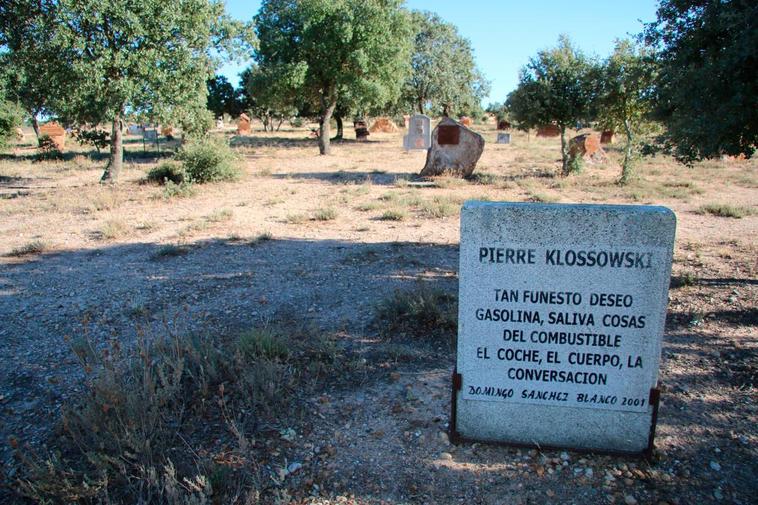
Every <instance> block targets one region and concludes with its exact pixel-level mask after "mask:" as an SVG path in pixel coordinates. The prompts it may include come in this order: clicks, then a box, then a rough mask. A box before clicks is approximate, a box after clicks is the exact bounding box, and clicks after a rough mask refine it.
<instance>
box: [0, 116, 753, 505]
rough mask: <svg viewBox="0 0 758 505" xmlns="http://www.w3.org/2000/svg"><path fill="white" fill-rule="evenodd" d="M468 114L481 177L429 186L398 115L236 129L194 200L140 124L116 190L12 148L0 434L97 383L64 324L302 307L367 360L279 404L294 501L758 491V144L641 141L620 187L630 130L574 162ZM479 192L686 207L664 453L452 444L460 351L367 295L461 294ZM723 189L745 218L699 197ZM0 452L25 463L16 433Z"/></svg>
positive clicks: (103, 333) (719, 199)
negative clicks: (754, 147)
mask: <svg viewBox="0 0 758 505" xmlns="http://www.w3.org/2000/svg"><path fill="white" fill-rule="evenodd" d="M475 128H476V129H479V130H480V131H482V133H483V134H484V136H485V138H486V140H487V145H486V147H485V152H484V155H483V157H482V159H481V161H480V164H479V167H478V168H477V173H478V174H479V177H478V178H477V179H476V180H474V181H460V180H456V179H447V178H443V179H438V180H436V181H434V183H433V184H419V183H418V181H417V180H416V178H415V174H417V173H418V172H419V171H420V169H421V167H422V166H423V162H424V153H421V152H413V153H406V152H404V151H403V150H402V148H401V147H400V146H401V135H402V133H398V134H384V135H383V134H372V136H371V137H370V138H371V141H370V142H367V143H356V142H354V141H350V140H346V141H344V142H341V143H337V144H335V146H334V154H333V155H332V156H328V157H321V156H318V154H317V153H318V150H317V148H316V144H315V141H314V140H312V139H308V138H307V130H304V129H299V130H287V131H282V132H276V133H255V134H254V135H252V136H250V137H246V138H243V139H237V138H235V139H234V145H236V146H237V147H236V148H237V149H238V151H239V152H240V153H241V154H242V155H243V156H244V165H245V167H244V175H243V177H242V179H241V180H240V181H238V182H234V183H220V184H212V185H206V186H203V187H198V188H196V191H195V194H194V195H191V196H187V197H170V196H168V195H167V194H166V193H165V191H164V189H163V188H162V187H159V186H154V185H149V184H144V183H143V180H144V177H145V174H146V172H147V170H148V169H149V168H150V167H152V166H154V164H155V163H156V159H155V157H154V156H151V155H150V153H148V154H146V155H139V152H140V151H141V150H142V145H141V144H140V143H137V142H136V140H134V143H133V144H132V145H131V146H130V149H131V150H132V151H133V152H134V153H135V154H134V155H133V156H131V157H129V158H128V162H127V165H126V169H125V171H124V173H123V177H122V181H121V183H120V184H119V185H117V186H115V187H104V186H101V185H99V184H98V182H97V181H98V178H99V175H100V173H101V171H102V168H103V166H104V161H103V160H102V159H99V160H98V159H97V157H90V156H87V155H86V154H85V153H84V151H82V152H81V153H79V154H76V153H75V154H72V155H69V156H68V157H67V159H66V160H65V161H49V162H39V163H38V162H33V161H32V160H31V158H30V157H27V156H26V155H27V154H28V151H26V150H24V148H23V147H21V148H19V150H17V152H16V154H15V155H7V156H4V157H3V158H2V160H0V237H2V242H0V321H2V323H1V324H0V342H2V344H3V351H4V352H3V353H2V354H0V437H1V438H2V440H3V441H5V440H7V439H8V437H11V436H13V437H16V438H18V439H19V440H22V441H25V442H28V443H30V444H32V445H35V444H41V443H44V441H45V440H46V437H48V436H49V434H50V433H51V428H52V427H53V426H54V424H55V422H56V419H57V415H58V411H59V409H60V406H61V404H62V403H63V402H65V401H67V400H69V399H71V398H73V397H75V396H76V395H77V394H78V391H80V389H81V388H80V381H81V376H80V374H79V372H78V367H77V364H76V360H75V358H74V356H73V355H72V353H71V350H70V348H69V346H68V344H67V343H66V337H70V336H76V335H79V334H81V333H82V332H84V331H87V332H88V333H89V334H90V335H91V336H92V337H93V338H95V339H96V340H97V339H99V340H105V339H107V338H110V337H114V336H115V337H117V338H118V339H121V340H123V341H124V342H129V341H130V340H132V339H133V338H134V334H135V324H136V322H137V321H145V320H147V321H152V322H154V323H156V324H157V323H158V322H159V321H161V320H163V319H168V320H170V321H181V324H183V325H186V326H187V327H188V328H190V329H193V330H201V331H205V332H206V333H207V334H209V335H213V334H226V333H228V332H233V331H236V330H237V329H242V328H246V327H250V326H253V325H260V324H265V323H267V322H270V321H275V320H276V318H278V317H279V315H280V314H282V313H285V312H286V313H287V314H289V315H290V316H293V317H296V318H298V319H299V320H301V321H303V322H308V323H311V324H315V325H317V327H318V328H320V329H321V331H323V332H325V333H329V334H333V335H336V336H337V338H338V339H340V340H342V341H343V344H344V348H345V349H347V350H349V351H350V352H355V353H357V355H358V356H361V357H362V358H361V360H360V363H359V364H360V367H361V368H360V373H359V374H358V375H357V377H359V379H358V380H356V379H355V377H356V375H355V374H353V375H352V377H353V379H352V382H351V383H349V384H338V385H336V386H331V387H330V388H328V389H326V390H324V391H320V392H318V394H317V395H315V396H312V397H310V398H305V399H302V400H301V401H302V407H301V409H300V415H299V416H296V417H294V418H292V419H282V420H281V425H280V426H279V427H278V428H280V429H289V428H291V429H292V430H294V433H295V436H294V437H287V440H283V441H281V447H279V448H278V449H277V450H275V451H272V452H271V453H270V454H269V455H268V457H267V458H266V459H264V460H263V461H262V462H261V464H262V465H263V466H264V467H265V468H266V469H267V471H270V472H272V473H273V474H275V475H276V472H277V471H278V470H280V469H282V468H287V467H289V468H290V469H291V470H292V471H291V472H289V474H287V472H284V473H281V472H280V473H279V474H278V475H279V476H280V477H281V479H280V480H279V481H278V484H277V485H278V488H279V490H278V492H277V496H278V500H279V501H281V502H284V503H286V502H288V501H292V502H312V503H483V504H490V503H491V504H496V503H502V504H527V503H532V504H539V503H576V504H580V503H627V504H633V503H671V504H681V505H684V504H688V503H719V502H721V503H742V504H748V503H755V502H756V496H758V457H757V456H758V449H756V447H758V445H757V444H758V429H757V428H756V426H758V410H757V409H758V405H757V403H756V400H758V397H757V395H756V389H755V387H756V370H757V369H758V357H757V356H758V332H757V330H756V326H757V325H758V308H757V304H756V301H758V275H757V274H758V255H757V253H758V239H756V237H757V236H758V235H757V234H756V232H757V231H758V205H757V204H758V163H756V162H755V161H742V162H740V161H718V162H706V163H701V164H698V165H696V166H695V167H693V168H686V167H683V166H680V165H677V164H676V163H675V162H673V161H672V160H670V159H668V158H665V157H657V158H650V159H644V160H642V161H641V162H640V169H639V172H640V175H641V179H640V181H638V182H636V183H634V184H632V185H630V186H628V187H619V186H617V185H616V184H615V180H616V179H617V177H618V175H619V173H620V168H619V167H618V165H617V161H618V159H619V154H620V153H619V150H618V148H611V149H609V155H610V159H611V161H609V162H608V163H606V164H603V165H593V166H588V167H586V168H585V170H584V171H583V172H582V173H580V174H577V175H572V176H570V177H569V178H566V179H563V178H559V177H557V176H556V173H557V171H558V168H559V163H558V157H559V141H558V139H535V138H534V137H531V138H528V137H527V136H525V135H523V134H521V133H516V134H514V135H513V141H512V142H513V143H512V144H511V145H498V144H495V143H494V139H495V136H496V133H495V131H494V127H493V126H492V125H485V126H477V127H475ZM467 199H488V200H493V201H543V202H562V203H572V202H584V203H600V202H602V203H625V204H629V203H632V204H662V205H666V206H668V207H670V208H671V209H672V210H673V211H674V212H675V213H676V215H677V220H678V227H677V241H676V243H677V245H676V250H675V263H674V269H673V272H674V274H673V275H674V282H673V284H672V289H671V292H670V303H669V313H668V319H667V329H666V334H665V336H664V351H663V360H662V363H661V373H660V384H661V388H662V405H661V408H660V416H659V420H658V430H657V438H656V457H655V459H654V460H653V461H644V460H637V459H633V458H625V457H616V456H602V455H592V454H579V453H575V452H571V451H550V450H541V449H539V448H534V449H531V450H530V449H516V448H507V447H495V446H487V445H481V444H463V445H460V446H454V445H451V444H449V442H448V440H447V437H446V435H445V431H446V429H447V422H448V418H449V411H450V402H449V397H450V394H449V389H450V373H451V371H452V366H453V363H454V355H453V352H451V351H450V350H449V349H447V348H444V347H443V348H436V347H434V346H429V345H427V344H423V345H422V344H419V345H418V346H417V345H416V344H415V343H414V342H412V341H408V339H405V340H404V339H402V338H399V339H397V340H393V341H392V342H388V341H387V340H386V339H382V338H380V337H379V336H378V331H377V328H376V324H375V322H374V314H375V309H376V306H377V304H378V303H379V302H380V301H381V300H383V299H385V298H387V297H388V296H390V295H391V294H392V293H393V292H394V291H395V290H397V289H401V290H409V289H414V288H415V287H416V286H418V285H419V284H420V283H423V284H424V285H427V286H433V287H436V288H440V289H444V290H447V291H450V292H453V293H454V292H456V290H457V278H456V272H457V261H458V252H457V244H458V240H459V235H458V234H459V228H458V209H459V207H460V205H461V203H462V202H463V201H464V200H467ZM708 204H728V205H730V206H732V207H736V208H742V209H743V210H745V209H746V210H747V214H748V215H746V216H745V217H742V218H740V219H736V218H728V217H719V216H715V215H712V214H708V213H702V212H701V211H700V209H701V208H702V206H704V205H708ZM32 245H33V246H34V247H31V246H32ZM24 248H27V249H31V250H32V251H30V253H29V254H21V253H22V252H23V250H24ZM169 252H171V254H169ZM514 422H518V420H514ZM0 454H1V455H2V457H3V460H4V464H6V465H8V468H10V462H11V460H12V450H11V449H10V447H9V446H7V445H6V444H5V443H3V448H2V451H1V452H0ZM292 463H296V465H294V466H292ZM5 472H6V473H8V472H11V473H12V470H5ZM11 477H12V475H11Z"/></svg>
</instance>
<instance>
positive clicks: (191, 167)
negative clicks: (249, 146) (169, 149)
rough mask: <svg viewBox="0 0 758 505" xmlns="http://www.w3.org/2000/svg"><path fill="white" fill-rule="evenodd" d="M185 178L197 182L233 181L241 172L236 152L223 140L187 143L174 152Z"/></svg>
mask: <svg viewBox="0 0 758 505" xmlns="http://www.w3.org/2000/svg"><path fill="white" fill-rule="evenodd" d="M176 160H178V161H180V162H181V163H182V168H183V170H184V173H185V174H186V177H187V180H189V181H190V182H194V183H197V184H204V183H206V182H219V181H233V180H237V179H239V177H240V175H241V173H240V168H239V161H238V158H237V155H236V153H235V152H234V151H233V150H232V149H231V148H230V147H229V145H228V144H226V143H223V142H214V141H210V140H205V141H202V142H196V143H192V144H188V145H186V146H184V147H182V148H181V149H180V150H179V152H178V153H177V154H176Z"/></svg>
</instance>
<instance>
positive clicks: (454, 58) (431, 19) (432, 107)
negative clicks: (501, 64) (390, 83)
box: [403, 11, 490, 116]
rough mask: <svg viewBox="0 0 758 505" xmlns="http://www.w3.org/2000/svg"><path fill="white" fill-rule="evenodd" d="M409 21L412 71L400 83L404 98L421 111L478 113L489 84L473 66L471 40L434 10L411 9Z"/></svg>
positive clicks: (487, 92)
mask: <svg viewBox="0 0 758 505" xmlns="http://www.w3.org/2000/svg"><path fill="white" fill-rule="evenodd" d="M411 21H412V25H413V30H414V34H413V48H412V54H411V69H412V71H411V74H410V75H409V77H408V79H407V80H406V81H405V84H404V86H403V99H404V101H405V102H406V103H408V104H409V105H410V106H411V107H412V108H414V109H416V110H417V111H418V112H419V113H421V114H423V113H425V112H431V113H441V114H443V115H445V116H447V115H448V114H450V113H451V112H452V111H456V112H457V113H460V114H470V115H474V114H477V113H480V112H481V105H480V102H481V100H482V98H484V97H485V96H486V95H487V94H489V90H490V84H489V82H488V81H487V80H486V79H485V78H484V77H483V76H482V74H481V72H480V71H479V69H478V68H477V67H476V63H475V61H474V54H473V49H472V48H471V43H470V42H469V41H468V40H467V39H465V38H463V37H461V35H460V34H459V33H458V29H457V28H456V27H455V25H453V24H451V23H448V22H446V21H443V20H442V19H441V18H440V17H439V16H438V15H437V14H435V13H432V12H428V11H424V12H420V11H413V12H412V13H411Z"/></svg>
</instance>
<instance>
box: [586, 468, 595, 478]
mask: <svg viewBox="0 0 758 505" xmlns="http://www.w3.org/2000/svg"><path fill="white" fill-rule="evenodd" d="M593 474H594V472H593V471H592V468H588V469H586V470H585V471H584V475H586V476H587V477H592V475H593Z"/></svg>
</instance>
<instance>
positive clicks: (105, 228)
mask: <svg viewBox="0 0 758 505" xmlns="http://www.w3.org/2000/svg"><path fill="white" fill-rule="evenodd" d="M128 231H129V227H128V226H127V224H126V223H125V222H123V221H121V220H120V219H109V220H107V221H105V222H104V223H103V224H102V226H100V229H99V230H98V231H97V235H98V237H99V238H101V239H103V240H115V239H117V238H121V237H123V236H124V235H126V234H127V232H128Z"/></svg>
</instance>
